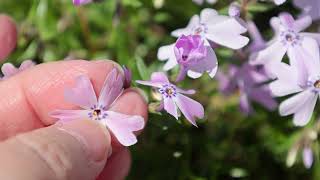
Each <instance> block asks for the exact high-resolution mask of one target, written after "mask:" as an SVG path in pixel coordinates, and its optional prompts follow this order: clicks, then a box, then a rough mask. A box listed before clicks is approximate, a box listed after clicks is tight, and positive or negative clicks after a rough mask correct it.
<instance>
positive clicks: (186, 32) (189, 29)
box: [171, 15, 200, 37]
mask: <svg viewBox="0 0 320 180" xmlns="http://www.w3.org/2000/svg"><path fill="white" fill-rule="evenodd" d="M199 23H200V17H199V16H198V15H194V16H192V18H191V19H190V21H189V24H188V25H187V27H185V28H182V29H177V30H175V31H173V32H171V36H173V37H180V36H181V35H190V34H192V30H193V28H194V27H196V26H198V25H199Z"/></svg>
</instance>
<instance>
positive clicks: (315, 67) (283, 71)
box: [270, 39, 320, 126]
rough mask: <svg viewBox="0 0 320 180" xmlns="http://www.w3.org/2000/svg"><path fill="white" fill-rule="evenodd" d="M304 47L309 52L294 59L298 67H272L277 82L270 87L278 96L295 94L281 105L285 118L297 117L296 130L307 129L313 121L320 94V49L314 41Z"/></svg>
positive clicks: (294, 121)
mask: <svg viewBox="0 0 320 180" xmlns="http://www.w3.org/2000/svg"><path fill="white" fill-rule="evenodd" d="M304 43H305V44H304V46H305V51H306V52H305V53H302V54H299V55H297V56H295V57H294V58H296V60H295V61H296V62H298V64H297V66H292V65H291V66H289V65H288V64H285V63H279V64H274V65H273V66H272V71H273V73H274V74H275V76H276V77H277V80H275V81H273V82H272V83H271V84H270V89H271V91H272V93H273V94H274V95H275V96H287V95H290V94H294V95H293V96H292V97H290V98H288V99H287V100H285V101H284V102H282V103H281V104H280V106H279V112H280V115H282V116H287V115H291V114H293V115H294V116H293V123H294V124H295V125H296V126H304V125H306V124H307V123H308V122H309V121H310V119H311V116H312V114H313V110H314V107H315V105H316V102H317V99H318V96H319V94H320V57H319V46H318V44H317V42H316V41H315V40H312V39H309V40H306V41H304Z"/></svg>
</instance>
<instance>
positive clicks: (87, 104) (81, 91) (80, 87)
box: [64, 75, 97, 109]
mask: <svg viewBox="0 0 320 180" xmlns="http://www.w3.org/2000/svg"><path fill="white" fill-rule="evenodd" d="M64 98H65V100H66V101H68V102H70V103H72V104H75V105H78V106H80V107H81V108H83V109H90V108H92V107H93V106H95V105H96V104H97V97H96V94H95V92H94V89H93V86H92V84H91V82H90V79H89V77H88V76H87V75H81V76H78V77H77V78H76V86H75V87H74V88H67V89H65V91H64Z"/></svg>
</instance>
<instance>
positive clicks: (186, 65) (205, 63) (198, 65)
mask: <svg viewBox="0 0 320 180" xmlns="http://www.w3.org/2000/svg"><path fill="white" fill-rule="evenodd" d="M174 54H175V58H176V59H175V62H176V64H179V65H180V73H179V75H178V78H177V81H181V80H183V79H184V78H185V76H186V74H188V76H189V77H191V78H199V77H200V76H202V74H203V73H204V72H208V73H209V76H210V77H212V78H213V77H214V75H215V74H216V72H217V69H218V63H217V57H216V55H215V53H214V51H213V50H212V48H211V47H210V46H205V45H204V42H203V40H202V39H201V37H200V36H199V35H189V36H184V35H182V36H181V37H180V38H179V39H178V40H177V42H176V44H175V47H174Z"/></svg>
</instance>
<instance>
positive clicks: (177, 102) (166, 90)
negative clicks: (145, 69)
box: [136, 72, 204, 126]
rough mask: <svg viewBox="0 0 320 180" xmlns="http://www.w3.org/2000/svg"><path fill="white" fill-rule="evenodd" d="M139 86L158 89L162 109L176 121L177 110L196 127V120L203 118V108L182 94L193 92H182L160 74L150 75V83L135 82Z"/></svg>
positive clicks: (191, 92)
mask: <svg viewBox="0 0 320 180" xmlns="http://www.w3.org/2000/svg"><path fill="white" fill-rule="evenodd" d="M136 82H137V83H139V84H143V85H146V86H152V87H155V88H157V89H158V91H159V93H160V94H161V95H162V102H161V104H163V107H164V109H165V110H166V111H167V112H168V113H169V114H171V115H172V116H174V117H175V118H176V119H178V117H179V114H178V108H179V109H180V111H181V112H182V114H183V115H184V116H185V117H186V119H187V120H188V121H189V122H190V123H191V124H193V125H194V126H197V124H196V118H200V119H202V118H203V117H204V109H203V106H202V105H201V104H200V103H198V102H197V101H194V100H192V99H191V98H189V97H187V96H185V95H183V94H194V93H195V91H194V90H183V89H180V88H178V87H177V86H175V85H173V84H171V83H170V82H169V80H168V77H167V76H166V75H165V74H164V73H162V72H154V73H152V75H151V80H150V81H136Z"/></svg>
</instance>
